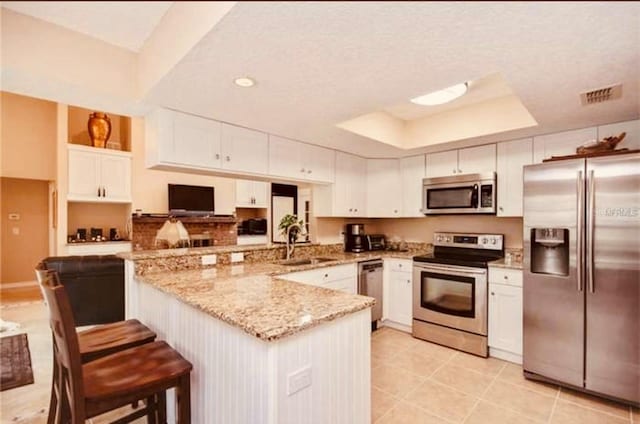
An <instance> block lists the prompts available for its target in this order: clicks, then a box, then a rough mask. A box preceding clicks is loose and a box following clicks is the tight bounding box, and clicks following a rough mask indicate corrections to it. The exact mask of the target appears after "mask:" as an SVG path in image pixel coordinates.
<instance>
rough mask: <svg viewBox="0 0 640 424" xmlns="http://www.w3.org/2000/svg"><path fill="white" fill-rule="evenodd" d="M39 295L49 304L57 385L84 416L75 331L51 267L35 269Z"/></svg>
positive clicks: (56, 277)
mask: <svg viewBox="0 0 640 424" xmlns="http://www.w3.org/2000/svg"><path fill="white" fill-rule="evenodd" d="M36 276H37V277H38V282H39V283H40V288H41V290H42V294H43V295H44V298H45V301H46V303H47V305H48V307H49V325H50V327H51V334H52V335H53V344H54V355H55V362H56V364H57V366H58V367H59V370H60V376H61V383H62V384H60V388H61V390H62V391H64V392H65V393H64V394H62V396H63V397H65V398H66V399H68V402H69V405H70V407H71V410H72V411H79V410H82V411H83V413H82V415H81V416H84V384H83V377H82V361H81V358H80V346H79V344H78V333H76V326H75V323H74V321H73V313H72V312H71V305H70V304H69V299H68V297H67V293H66V291H65V288H64V286H63V285H62V284H60V281H59V279H58V274H57V272H55V271H53V270H44V269H36Z"/></svg>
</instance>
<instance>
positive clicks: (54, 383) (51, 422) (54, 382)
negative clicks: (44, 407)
mask: <svg viewBox="0 0 640 424" xmlns="http://www.w3.org/2000/svg"><path fill="white" fill-rule="evenodd" d="M52 374H53V375H52V377H51V397H50V398H49V414H48V416H47V424H55V422H56V411H57V409H58V394H57V393H58V392H59V390H58V387H59V386H58V383H59V382H58V378H59V377H58V375H59V372H58V364H57V362H56V353H55V352H53V370H52Z"/></svg>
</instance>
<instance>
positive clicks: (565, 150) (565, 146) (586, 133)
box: [533, 127, 598, 163]
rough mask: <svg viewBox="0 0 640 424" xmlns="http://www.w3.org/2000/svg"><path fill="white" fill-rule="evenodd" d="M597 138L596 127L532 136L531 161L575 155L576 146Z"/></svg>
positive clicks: (538, 161) (540, 161) (537, 161)
mask: <svg viewBox="0 0 640 424" xmlns="http://www.w3.org/2000/svg"><path fill="white" fill-rule="evenodd" d="M597 138H598V129H597V128H596V127H591V128H583V129H580V130H574V131H565V132H561V133H556V134H548V135H541V136H538V137H534V138H533V163H542V160H543V159H548V158H550V157H552V156H565V155H575V154H576V149H577V148H578V146H580V145H582V144H584V143H586V142H587V141H590V140H596V139H597Z"/></svg>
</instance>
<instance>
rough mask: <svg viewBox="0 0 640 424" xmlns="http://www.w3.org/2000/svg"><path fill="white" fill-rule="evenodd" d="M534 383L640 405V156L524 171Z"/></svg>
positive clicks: (527, 362) (527, 348) (527, 331)
mask: <svg viewBox="0 0 640 424" xmlns="http://www.w3.org/2000/svg"><path fill="white" fill-rule="evenodd" d="M523 242H524V358H523V359H524V361H523V367H524V371H525V376H527V377H529V378H535V379H543V380H549V381H553V382H556V383H560V384H563V385H568V386H573V387H575V388H578V389H581V390H584V391H588V392H592V393H597V394H600V395H604V396H606V397H610V398H614V399H618V400H622V401H625V402H627V403H631V404H636V405H637V404H639V403H640V154H637V153H631V154H624V155H612V156H603V157H597V158H589V159H571V160H564V161H555V162H547V163H543V164H540V165H531V166H526V167H525V168H524V237H523Z"/></svg>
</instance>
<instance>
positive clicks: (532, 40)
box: [147, 2, 640, 157]
mask: <svg viewBox="0 0 640 424" xmlns="http://www.w3.org/2000/svg"><path fill="white" fill-rule="evenodd" d="M639 28H640V4H639V3H634V2H626V3H625V2H613V3H606V2H604V3H595V2H574V3H561V2H542V3H534V2H521V3H520V2H496V3H487V2H468V3H463V2H407V3H398V2H372V3H363V2H247V3H238V4H237V5H236V6H235V7H234V8H233V9H232V10H231V11H230V12H229V13H228V14H227V15H226V17H225V18H224V19H223V20H222V21H221V22H220V23H219V24H218V25H217V26H216V27H215V28H214V29H213V30H212V31H211V32H210V33H209V34H208V35H207V36H205V37H204V38H203V39H202V40H201V42H200V43H199V44H197V45H196V47H195V48H194V49H193V50H191V52H190V53H188V54H187V55H186V57H184V59H183V60H182V61H181V62H180V63H179V64H178V65H177V66H176V67H175V68H174V69H173V70H172V71H171V72H169V73H168V74H167V75H166V76H165V78H164V79H163V80H161V82H160V83H159V84H158V85H157V86H156V87H155V89H154V90H152V91H151V92H150V95H149V97H148V99H147V100H150V101H151V102H153V103H156V104H159V105H163V106H167V107H171V108H175V109H178V110H183V111H186V112H191V113H194V114H198V115H202V116H209V117H212V118H216V119H220V120H223V121H228V122H233V123H237V124H239V125H244V126H248V127H253V128H257V129H260V130H263V131H267V132H271V133H274V134H278V135H281V136H285V137H291V138H294V139H299V140H303V141H308V142H311V143H316V144H322V145H326V146H330V147H334V148H337V149H340V150H343V151H349V152H353V153H357V154H362V155H366V156H372V157H376V156H378V157H384V156H399V155H406V154H408V152H406V151H401V150H399V149H397V148H395V147H392V146H388V145H384V144H382V143H379V142H375V141H372V140H369V139H366V138H364V137H361V136H357V135H353V134H350V133H348V132H347V131H344V130H341V129H339V128H336V127H335V125H336V124H337V123H339V122H342V121H345V120H347V119H349V118H352V117H354V116H359V115H362V114H366V113H370V112H373V111H377V110H381V109H384V108H385V107H388V106H389V105H398V104H401V103H403V102H405V101H406V99H409V98H412V97H415V96H417V95H421V94H424V93H427V92H430V91H434V90H438V89H441V88H444V87H447V86H450V85H452V84H454V83H458V82H460V81H467V80H474V79H477V78H480V77H483V76H486V75H490V74H493V73H500V74H501V75H502V76H503V77H504V79H505V80H506V82H507V83H508V85H509V86H510V87H511V89H512V90H513V92H514V94H515V95H517V96H518V97H519V98H520V99H521V100H522V103H523V104H524V106H525V107H526V108H527V109H528V110H529V112H530V113H531V115H532V116H533V117H534V119H535V120H536V121H537V122H538V123H539V126H538V127H535V128H533V129H526V130H517V131H510V132H507V133H503V134H500V135H496V136H495V137H492V136H490V137H483V138H482V139H481V141H483V142H489V141H496V140H499V139H509V138H516V137H519V136H525V135H530V134H540V133H549V132H554V131H561V130H567V129H573V128H579V127H586V126H591V125H597V124H599V123H605V122H615V121H622V120H627V119H634V118H637V117H638V115H639V109H640V107H639V97H638V93H639V92H640V81H639V78H640V77H639V75H640V32H639V31H640V30H639ZM244 75H249V76H251V77H253V78H255V79H256V81H257V85H256V86H255V87H253V88H251V89H242V88H239V87H236V86H234V85H233V80H234V78H236V77H238V76H244ZM617 82H621V83H623V85H624V88H623V90H624V95H623V98H622V99H620V100H616V101H612V102H608V103H603V104H599V105H591V106H588V107H582V106H581V105H580V100H579V93H580V92H582V91H585V90H588V89H592V88H597V87H601V86H606V85H609V84H611V83H617ZM474 141H478V140H473V139H472V140H469V142H470V143H472V142H474ZM418 151H420V150H415V151H410V152H409V153H417V152H418Z"/></svg>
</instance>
